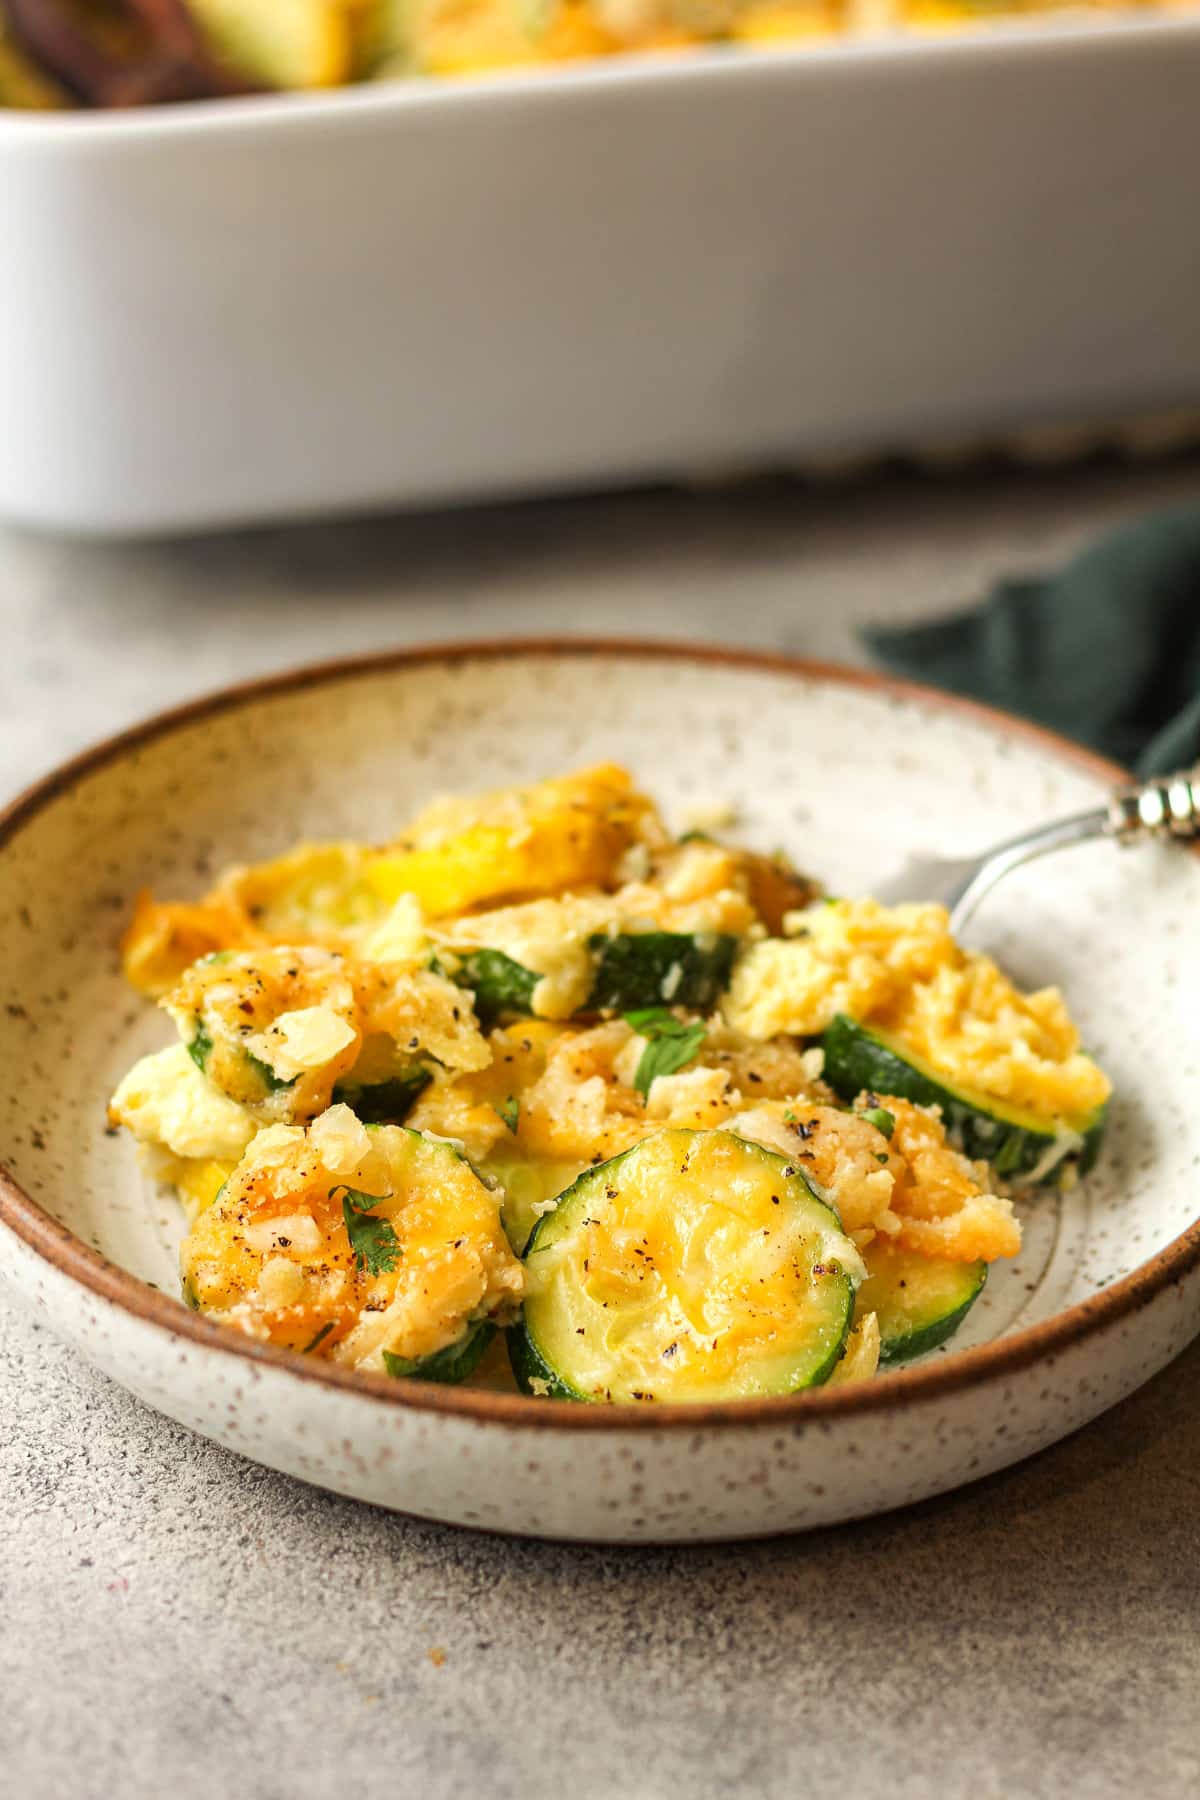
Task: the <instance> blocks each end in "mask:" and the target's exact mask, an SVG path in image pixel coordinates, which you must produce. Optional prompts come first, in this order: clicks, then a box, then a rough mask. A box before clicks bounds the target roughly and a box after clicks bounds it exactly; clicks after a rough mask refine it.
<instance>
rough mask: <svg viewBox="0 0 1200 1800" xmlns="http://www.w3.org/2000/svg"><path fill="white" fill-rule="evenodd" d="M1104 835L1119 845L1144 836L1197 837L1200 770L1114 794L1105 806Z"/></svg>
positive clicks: (1199, 811)
mask: <svg viewBox="0 0 1200 1800" xmlns="http://www.w3.org/2000/svg"><path fill="white" fill-rule="evenodd" d="M1107 835H1108V836H1109V837H1114V838H1116V840H1117V842H1118V843H1119V844H1132V843H1136V842H1137V841H1138V839H1140V838H1146V837H1174V838H1194V837H1200V768H1196V769H1185V770H1183V771H1181V772H1180V773H1179V774H1178V775H1165V776H1163V777H1162V778H1161V780H1158V781H1148V782H1146V783H1145V784H1144V786H1142V787H1134V788H1125V789H1123V790H1122V791H1121V792H1120V793H1117V794H1114V795H1113V797H1112V799H1111V800H1110V801H1109V804H1108V825H1107Z"/></svg>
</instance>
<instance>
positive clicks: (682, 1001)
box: [438, 931, 738, 1023]
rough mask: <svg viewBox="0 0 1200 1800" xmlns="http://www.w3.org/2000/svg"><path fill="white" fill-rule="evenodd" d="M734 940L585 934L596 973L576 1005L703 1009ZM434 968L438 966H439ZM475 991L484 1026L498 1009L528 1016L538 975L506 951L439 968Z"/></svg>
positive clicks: (720, 989) (721, 935)
mask: <svg viewBox="0 0 1200 1800" xmlns="http://www.w3.org/2000/svg"><path fill="white" fill-rule="evenodd" d="M737 947H738V940H737V938H736V937H733V936H731V935H730V934H728V933H726V932H716V931H705V932H684V931H623V932H617V933H616V934H615V935H613V936H609V935H608V933H607V932H597V933H596V934H595V935H594V936H592V937H590V938H589V939H588V949H589V951H590V952H591V953H592V956H593V958H594V961H595V977H594V979H593V982H592V987H591V991H590V993H589V994H588V998H587V1002H586V1004H585V1006H584V1007H583V1008H582V1010H583V1011H584V1012H586V1013H594V1012H609V1011H612V1012H630V1011H633V1010H636V1009H637V1008H638V1007H643V1006H685V1007H687V1008H688V1009H689V1010H690V1011H692V1012H708V1011H710V1010H711V1009H712V1007H714V1006H715V1005H716V1003H717V1001H718V1000H719V999H720V997H721V995H722V994H723V993H724V991H725V989H726V988H727V987H728V986H729V976H730V971H731V970H732V968H733V959H734V956H735V955H736V954H737ZM438 966H439V968H440V967H441V965H440V963H439V965H438ZM445 972H446V973H447V974H450V978H451V980H453V981H456V982H457V983H458V985H459V987H463V988H469V989H470V991H471V992H472V993H473V994H474V996H475V1010H476V1012H477V1013H478V1014H479V1017H480V1018H481V1019H482V1020H484V1021H486V1022H488V1023H490V1022H491V1021H493V1020H494V1019H496V1018H498V1017H500V1016H501V1015H502V1014H504V1013H524V1014H531V1013H532V1012H533V1011H534V1005H533V996H534V992H535V990H536V989H537V987H538V984H539V983H540V982H541V980H542V975H541V973H540V972H539V971H538V970H537V969H528V968H526V967H525V966H524V964H522V963H519V962H517V961H516V960H515V958H513V957H511V956H509V955H508V953H507V952H506V951H504V950H491V949H481V950H470V951H467V952H466V953H465V954H463V955H461V956H459V957H457V958H456V960H455V966H454V969H453V972H452V973H451V971H450V970H449V969H446V971H445Z"/></svg>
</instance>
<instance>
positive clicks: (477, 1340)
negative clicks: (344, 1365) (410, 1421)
mask: <svg viewBox="0 0 1200 1800" xmlns="http://www.w3.org/2000/svg"><path fill="white" fill-rule="evenodd" d="M495 1335H496V1327H495V1326H494V1325H493V1324H492V1322H491V1320H490V1319H476V1320H475V1321H474V1322H473V1323H472V1324H470V1325H468V1326H467V1329H466V1331H465V1332H464V1333H463V1335H462V1336H461V1337H460V1338H456V1339H455V1341H454V1342H453V1343H452V1344H447V1345H446V1347H445V1349H444V1350H435V1351H434V1353H433V1355H432V1356H421V1357H405V1356H393V1354H392V1352H391V1351H390V1350H385V1351H384V1353H383V1366H384V1368H385V1369H386V1370H387V1372H388V1374H389V1375H401V1376H409V1377H410V1378H411V1379H412V1380H414V1381H443V1382H446V1383H457V1382H460V1381H465V1380H466V1379H467V1377H468V1375H473V1374H474V1373H475V1370H476V1369H477V1368H478V1366H479V1364H480V1363H481V1362H482V1361H483V1357H484V1353H485V1351H486V1350H487V1348H488V1346H489V1344H490V1343H491V1341H492V1339H493V1338H494V1337H495Z"/></svg>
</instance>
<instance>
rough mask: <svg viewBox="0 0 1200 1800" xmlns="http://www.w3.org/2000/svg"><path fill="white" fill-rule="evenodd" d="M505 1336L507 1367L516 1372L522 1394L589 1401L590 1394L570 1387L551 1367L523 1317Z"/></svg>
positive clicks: (543, 1397) (542, 1397)
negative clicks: (530, 1333)
mask: <svg viewBox="0 0 1200 1800" xmlns="http://www.w3.org/2000/svg"><path fill="white" fill-rule="evenodd" d="M504 1335H505V1338H506V1340H507V1343H506V1347H507V1350H508V1366H509V1368H510V1369H511V1370H512V1372H513V1380H514V1381H515V1382H516V1384H517V1386H518V1387H519V1388H520V1390H521V1392H522V1393H523V1394H536V1395H537V1396H538V1398H539V1399H542V1400H580V1401H583V1402H584V1403H585V1404H586V1402H587V1398H588V1397H587V1395H586V1394H581V1393H580V1392H579V1390H578V1389H577V1388H573V1387H570V1386H569V1385H568V1383H567V1382H565V1381H564V1380H563V1378H562V1376H561V1375H560V1374H559V1373H558V1372H557V1370H555V1369H552V1368H551V1367H550V1364H549V1363H548V1362H547V1361H546V1359H545V1357H544V1356H543V1355H542V1353H541V1351H540V1350H539V1349H538V1347H537V1345H536V1344H535V1342H534V1341H533V1339H532V1338H531V1337H530V1335H529V1333H528V1332H527V1331H526V1329H525V1321H524V1319H522V1320H521V1321H520V1322H519V1323H518V1324H516V1325H510V1326H509V1328H508V1330H507V1331H506V1332H505V1334H504ZM535 1383H536V1384H537V1385H535ZM543 1384H544V1385H543Z"/></svg>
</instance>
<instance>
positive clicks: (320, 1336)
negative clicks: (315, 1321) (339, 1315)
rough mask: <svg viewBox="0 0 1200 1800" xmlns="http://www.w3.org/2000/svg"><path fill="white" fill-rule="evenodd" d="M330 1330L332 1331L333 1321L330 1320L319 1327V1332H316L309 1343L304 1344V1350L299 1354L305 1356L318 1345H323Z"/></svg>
mask: <svg viewBox="0 0 1200 1800" xmlns="http://www.w3.org/2000/svg"><path fill="white" fill-rule="evenodd" d="M332 1330H333V1320H332V1319H330V1320H329V1321H328V1323H327V1324H325V1325H322V1327H321V1329H320V1331H318V1333H317V1335H316V1337H315V1338H312V1339H310V1341H309V1342H308V1343H307V1344H305V1346H304V1349H303V1351H302V1352H301V1354H302V1355H304V1356H307V1355H308V1353H309V1351H310V1350H315V1349H316V1347H317V1345H318V1344H323V1343H324V1341H325V1339H326V1338H327V1337H328V1336H329V1334H330V1332H331V1331H332Z"/></svg>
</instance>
